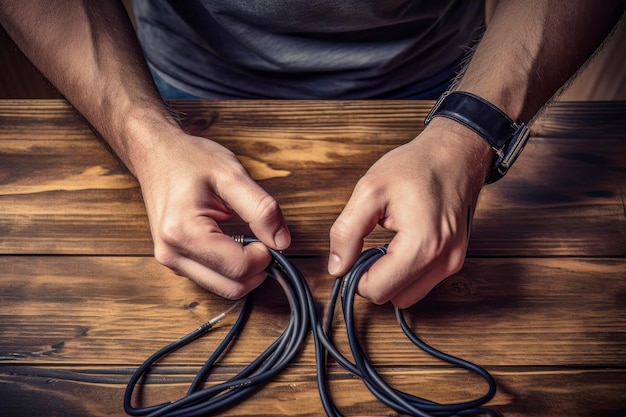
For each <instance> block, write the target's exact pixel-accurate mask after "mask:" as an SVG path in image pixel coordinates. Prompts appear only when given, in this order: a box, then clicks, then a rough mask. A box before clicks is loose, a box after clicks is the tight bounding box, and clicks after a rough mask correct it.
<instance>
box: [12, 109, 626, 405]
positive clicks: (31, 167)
mask: <svg viewBox="0 0 626 417" xmlns="http://www.w3.org/2000/svg"><path fill="white" fill-rule="evenodd" d="M431 105H432V102H404V101H392V102H376V101H367V102H363V101H353V102H337V101H333V102H323V101H314V102H306V101H305V102H289V101H278V102H277V101H271V102H257V101H243V102H228V101H226V102H224V101H217V102H175V103H172V106H173V107H174V108H175V109H176V110H177V111H179V112H180V113H181V115H182V116H183V118H184V124H185V127H186V129H187V130H188V131H190V132H193V133H195V134H198V135H201V136H205V137H210V138H212V139H215V140H217V141H219V142H221V143H223V144H224V145H226V146H227V147H229V148H230V149H232V150H233V151H234V152H235V153H236V154H237V155H238V156H239V157H240V159H241V160H242V162H243V163H244V165H245V166H246V167H247V168H248V170H249V171H250V173H251V174H252V175H253V177H255V178H256V179H258V180H259V182H260V183H261V185H262V186H263V187H264V188H266V189H267V190H268V191H269V192H270V193H272V194H273V195H274V196H275V197H276V198H277V200H278V201H279V203H280V204H281V207H282V208H283V211H284V213H285V216H286V218H287V221H288V222H289V225H290V228H291V230H292V233H293V245H292V247H291V248H290V249H289V250H288V251H287V252H286V254H287V255H288V256H289V257H290V258H291V259H292V260H293V261H294V263H295V264H296V265H297V266H298V267H299V268H300V269H301V270H302V271H303V272H304V274H305V276H306V277H307V280H308V282H309V284H310V286H311V288H312V289H313V292H314V294H315V296H316V298H317V299H318V300H319V302H320V303H322V304H324V305H325V304H326V301H327V298H328V294H329V290H330V286H331V285H332V280H331V278H330V277H329V276H327V274H326V273H325V264H326V253H327V250H328V229H329V228H330V225H331V224H332V223H333V221H334V219H335V218H336V216H337V215H338V214H339V212H340V211H341V209H342V207H343V205H344V204H345V202H346V200H347V198H348V197H349V195H350V192H351V190H352V188H353V186H354V184H355V183H356V181H357V180H358V178H359V176H360V175H362V174H363V173H364V172H365V170H367V168H368V166H369V165H370V164H371V163H373V162H374V161H375V160H376V159H377V158H379V157H380V156H381V155H382V154H384V153H385V152H386V151H387V150H389V149H392V148H393V147H395V146H397V145H399V144H401V143H404V142H406V141H408V140H411V139H412V138H413V137H414V136H415V135H416V134H417V133H418V132H419V131H420V130H421V128H422V121H423V118H424V116H425V115H426V113H427V111H428V109H429V107H430V106H431ZM625 128H626V103H620V102H589V103H558V104H557V105H555V106H554V107H553V108H552V109H550V110H549V111H548V112H546V113H545V114H544V115H542V116H541V117H540V118H539V120H538V121H537V122H536V123H535V124H534V125H533V138H532V139H531V142H530V143H529V145H528V146H527V148H526V150H525V151H524V154H523V155H522V157H521V158H520V159H519V161H518V162H517V165H516V166H515V167H514V169H513V170H512V171H511V173H510V174H509V175H508V176H507V177H506V178H505V179H503V180H502V181H501V182H499V183H498V184H495V185H492V186H489V187H486V188H485V190H484V191H483V193H482V195H481V199H480V202H479V206H478V209H477V212H476V219H475V223H474V229H473V235H472V240H471V242H470V248H469V251H468V259H467V260H466V262H465V265H464V267H463V269H462V270H461V272H459V273H458V274H455V275H454V276H452V277H450V278H449V279H448V280H447V281H445V282H444V283H442V284H441V285H440V286H439V287H437V288H436V289H435V290H434V291H433V292H432V293H431V294H430V295H429V296H428V298H427V299H426V300H424V301H423V302H421V303H419V304H418V305H417V306H415V307H413V308H411V309H410V310H409V311H408V317H409V321H410V323H411V325H412V327H413V329H414V330H415V331H416V332H417V333H418V334H420V335H421V336H422V337H423V338H424V339H425V340H426V341H428V342H430V343H432V344H433V345H434V346H436V347H438V348H440V349H442V350H444V351H447V352H450V353H453V354H456V355H459V356H461V357H464V358H466V359H469V360H472V361H475V362H477V363H479V364H481V365H484V366H485V367H486V368H487V369H488V370H489V371H490V372H492V373H493V375H494V376H495V378H496V380H497V382H498V393H497V395H496V397H495V398H494V400H493V401H492V402H491V403H490V405H491V406H493V408H494V409H495V410H497V411H499V412H500V413H501V414H502V415H504V416H620V415H624V414H625V413H626V262H625V259H626V207H625V204H624V197H623V195H624V193H625V192H626V133H624V132H625V131H626V130H625ZM225 229H226V231H227V232H229V233H242V232H245V230H243V229H244V228H243V226H242V224H241V223H240V222H238V221H236V220H233V221H230V222H228V223H227V224H226V225H225ZM389 238H390V235H389V234H387V233H386V232H384V231H381V230H377V231H376V232H375V233H374V234H373V235H372V237H371V238H370V239H368V240H367V245H368V246H371V245H374V244H380V243H385V242H386V241H388V240H389ZM258 292H259V296H258V297H256V298H257V302H256V305H255V310H254V312H253V314H252V317H251V319H250V322H249V324H248V326H247V327H246V329H245V330H244V332H243V333H242V335H241V339H240V342H239V343H238V344H236V345H235V346H234V347H233V348H232V350H230V351H229V353H228V355H227V356H225V357H224V358H223V360H222V362H221V364H220V365H219V366H218V368H217V370H216V373H215V374H214V375H212V376H211V378H210V380H211V381H220V380H223V379H224V378H227V377H229V376H232V375H234V373H235V372H237V371H238V370H239V369H241V367H242V366H244V365H245V364H247V363H248V362H250V360H252V359H253V358H255V357H256V355H257V354H258V353H259V352H260V351H261V350H262V349H263V348H264V347H265V346H267V345H269V344H270V343H271V342H272V341H273V340H274V338H275V337H276V336H277V335H278V334H279V332H280V331H281V329H282V326H284V325H285V324H286V322H287V320H288V314H289V311H288V307H287V303H286V301H285V300H284V298H283V296H282V293H281V291H280V289H279V288H278V287H276V285H275V284H273V283H272V282H269V281H268V282H267V283H266V284H264V285H263V286H262V287H261V288H260V289H259V290H258ZM0 305H1V306H2V308H1V310H0V404H2V406H1V408H2V411H0V415H3V416H5V415H6V416H21V415H29V416H39V415H41V416H50V415H69V416H85V415H89V416H119V415H123V414H124V412H123V408H122V396H123V392H124V389H125V385H126V381H127V380H128V378H129V376H130V374H131V373H132V371H133V370H134V368H136V367H137V366H138V365H139V364H140V363H141V362H142V361H143V360H144V359H145V358H147V357H148V356H149V355H150V354H151V353H153V352H154V351H155V350H156V349H158V348H159V347H161V346H163V345H165V344H167V343H169V342H171V341H173V340H175V339H177V338H178V337H180V336H182V335H183V334H185V333H187V332H188V331H190V330H192V329H194V328H195V327H197V326H198V325H199V324H200V323H202V322H203V321H205V320H206V319H208V318H209V317H212V316H214V315H216V314H217V313H219V312H221V311H223V310H225V309H228V308H229V307H231V306H232V305H233V302H230V301H226V300H223V299H220V298H218V297H216V296H214V295H212V294H210V293H207V292H205V291H203V290H201V289H199V288H198V287H196V286H195V285H194V284H193V283H191V282H190V281H188V280H187V279H186V278H182V277H178V276H176V275H174V274H173V273H172V272H171V271H169V270H168V269H167V268H165V267H162V266H160V265H158V263H157V262H156V261H155V260H154V259H153V257H152V242H151V239H150V234H149V229H148V223H147V220H146V216H145V211H144V208H143V204H142V201H141V193H140V191H139V189H138V187H137V184H136V182H135V181H134V180H133V179H132V178H131V177H130V176H129V175H127V173H126V172H125V170H124V169H123V168H122V167H121V166H120V164H119V163H118V162H117V160H116V159H115V158H114V157H112V156H111V155H110V154H109V153H108V152H107V150H106V149H105V148H104V147H103V146H102V145H101V144H100V143H99V142H98V140H97V139H96V138H95V136H94V134H93V133H92V132H91V130H90V129H89V127H88V125H87V124H86V123H85V122H84V121H83V120H82V119H81V118H80V116H79V115H77V114H76V112H75V111H73V110H72V109H71V108H70V107H69V106H68V105H67V104H66V103H65V102H63V101H60V100H48V101H45V100H44V101H19V100H5V101H0ZM357 311H358V317H360V320H361V322H360V327H359V328H360V335H361V337H362V341H363V343H364V344H365V345H366V346H367V348H368V351H369V353H370V356H371V358H372V360H373V361H374V362H375V363H376V365H377V366H378V368H379V369H380V371H381V373H382V375H384V376H385V377H386V378H387V379H388V380H389V381H390V382H391V383H392V384H394V385H396V386H398V387H399V388H401V389H404V390H407V391H409V392H413V393H416V394H421V395H424V396H426V397H428V398H431V399H433V400H437V401H444V402H449V401H458V400H462V399H465V398H468V397H471V396H475V395H478V394H480V393H482V392H483V391H484V389H485V387H484V385H483V384H482V383H481V382H478V380H477V379H475V378H474V377H472V376H471V375H468V374H466V373H464V372H463V371H459V370H457V369H455V368H452V367H449V366H447V365H444V364H442V363H440V362H438V361H437V360H435V359H432V358H430V357H427V356H425V355H423V354H421V353H419V352H417V351H416V350H415V349H414V348H413V347H412V346H411V345H410V344H409V342H407V341H406V340H405V339H404V336H403V335H402V333H401V331H400V330H399V328H398V326H397V325H396V323H395V319H394V317H393V313H392V310H391V308H390V307H389V306H374V305H371V304H369V303H366V302H363V301H361V302H359V303H358V304H357ZM232 321H233V318H228V319H227V320H226V321H225V323H224V325H222V326H220V327H219V328H217V329H215V330H214V331H213V332H212V333H210V334H209V336H208V337H206V338H204V339H202V340H200V341H198V342H197V343H196V344H194V345H191V346H189V347H187V348H185V349H183V350H181V351H180V352H177V353H176V354H175V355H174V356H172V357H170V358H168V359H166V360H164V361H163V362H162V363H161V364H160V365H159V366H158V367H157V368H156V369H155V371H154V372H153V373H152V374H151V376H150V377H149V378H148V380H147V383H146V386H145V389H144V390H143V392H142V397H143V398H142V400H143V402H144V403H146V404H147V403H150V402H156V401H165V400H169V399H175V398H177V397H179V396H180V395H182V394H184V392H185V389H186V387H187V386H188V384H189V382H190V381H191V379H192V377H193V375H194V374H195V372H196V371H197V370H198V368H199V366H200V365H201V364H202V363H203V362H204V360H205V359H206V357H207V356H208V352H211V351H212V350H213V349H214V348H215V346H216V345H217V343H218V340H220V336H222V335H223V334H225V332H226V331H227V330H228V328H229V324H231V323H232ZM336 335H337V336H336V339H337V342H338V344H339V346H340V347H343V348H345V347H346V346H347V343H346V340H345V336H343V333H342V332H341V325H340V324H339V323H337V331H336ZM330 376H331V383H330V386H331V390H332V393H333V397H334V398H335V400H336V402H337V404H338V405H339V406H340V408H341V410H342V411H343V412H344V413H345V414H346V415H347V416H370V415H392V414H393V411H392V410H389V409H388V408H386V407H385V406H383V405H381V404H380V403H378V402H377V401H376V400H375V398H374V397H373V396H372V395H371V394H369V392H368V391H367V389H366V388H365V387H364V386H363V384H362V383H361V382H360V381H358V380H356V379H354V378H352V377H351V376H350V375H349V374H347V373H346V372H345V371H344V370H343V369H341V368H340V367H339V366H338V365H336V364H331V366H330ZM322 414H323V410H322V407H321V404H320V401H319V397H318V394H317V386H316V383H315V366H314V349H313V346H312V343H310V342H309V343H308V344H307V346H306V347H305V349H304V351H303V352H302V355H301V356H300V357H299V358H298V360H297V361H296V362H295V363H293V365H292V366H291V367H289V369H288V370H287V371H285V372H284V373H283V374H281V375H280V376H279V377H278V378H277V379H276V380H275V381H274V382H272V383H270V384H268V385H267V386H266V387H264V388H263V389H262V390H261V391H259V392H258V393H257V394H255V395H254V396H253V397H251V398H250V399H248V400H247V401H246V402H244V403H242V404H240V405H238V406H236V407H234V408H231V409H228V410H224V412H223V415H254V416H273V415H293V416H317V415H322Z"/></svg>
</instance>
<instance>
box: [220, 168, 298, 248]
mask: <svg viewBox="0 0 626 417" xmlns="http://www.w3.org/2000/svg"><path fill="white" fill-rule="evenodd" d="M240 180H241V181H240V182H239V183H237V184H236V185H234V186H231V187H226V188H225V189H224V191H223V192H222V198H223V199H224V200H225V201H227V202H228V204H229V206H230V207H231V208H232V209H233V210H235V212H237V214H239V216H240V217H241V218H242V220H243V221H245V222H246V223H248V225H249V226H250V229H251V230H252V232H253V233H254V234H255V236H256V237H257V238H258V239H259V240H260V241H261V242H263V243H264V244H266V245H267V246H269V247H271V248H273V249H278V250H283V249H286V248H288V247H289V245H290V244H291V234H290V233H289V229H288V228H287V225H286V223H285V219H284V217H283V213H282V211H281V210H280V207H279V206H278V202H277V201H276V200H275V199H274V198H273V197H272V196H271V195H270V194H268V193H267V192H266V191H265V190H264V189H263V188H261V187H260V186H259V185H258V184H257V183H256V182H254V180H252V178H250V177H249V176H247V174H246V175H245V177H244V178H240Z"/></svg>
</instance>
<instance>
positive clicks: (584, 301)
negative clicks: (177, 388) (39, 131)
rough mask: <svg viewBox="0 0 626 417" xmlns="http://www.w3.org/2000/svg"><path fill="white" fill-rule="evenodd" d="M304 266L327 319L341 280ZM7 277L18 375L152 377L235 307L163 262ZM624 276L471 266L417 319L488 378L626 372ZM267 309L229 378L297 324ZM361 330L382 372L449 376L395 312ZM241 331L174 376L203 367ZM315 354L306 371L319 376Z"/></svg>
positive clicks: (538, 265) (274, 298) (361, 306)
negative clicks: (569, 370)
mask: <svg viewBox="0 0 626 417" xmlns="http://www.w3.org/2000/svg"><path fill="white" fill-rule="evenodd" d="M294 262H296V266H297V267H298V268H299V269H300V270H301V271H302V272H303V274H304V275H305V277H307V280H308V282H309V283H310V287H311V288H312V290H313V291H314V294H315V296H316V298H317V299H318V301H319V302H320V304H321V305H324V306H325V305H327V300H328V296H329V291H330V287H331V285H332V279H331V278H329V277H328V276H327V275H326V274H325V273H324V271H323V270H324V267H325V265H324V263H323V262H321V261H320V260H319V259H317V258H298V259H295V260H294ZM0 270H2V271H5V273H4V276H3V278H2V280H1V281H0V297H1V299H2V305H3V308H2V313H0V340H2V342H1V345H0V360H1V361H5V362H7V363H13V364H32V363H41V364H48V363H51V362H52V363H54V364H57V365H66V364H74V365H85V366H88V365H94V364H107V365H116V366H120V365H129V364H130V365H139V364H140V363H141V362H142V361H143V360H144V359H145V358H146V357H147V356H149V355H150V354H151V353H152V352H153V351H155V350H156V349H158V348H159V347H161V346H164V345H166V344H168V343H169V342H171V341H173V340H176V339H178V338H179V337H181V336H183V335H184V334H186V333H187V332H190V331H191V330H193V329H195V328H196V327H198V326H199V325H200V324H201V323H203V322H204V321H206V320H208V319H209V318H211V317H214V316H216V315H217V314H219V313H220V312H222V311H225V310H228V309H229V308H230V307H231V306H232V305H233V304H234V302H231V301H226V300H224V299H221V298H219V297H216V296H214V295H212V294H210V293H207V292H206V291H204V290H202V289H200V288H199V287H197V286H196V285H195V284H193V283H191V282H190V281H189V280H187V279H186V278H182V277H177V276H175V275H174V274H173V273H172V272H170V271H169V270H167V269H166V268H164V267H161V266H159V265H158V264H157V263H156V261H154V260H153V259H152V258H145V257H141V258H135V257H90V256H89V257H85V256H78V257H67V256H63V257H50V256H28V257H21V256H3V257H0ZM624 276H626V262H624V261H623V260H616V259H576V258H572V259H568V260H567V261H566V262H564V261H563V260H562V259H558V258H557V259H550V258H548V259H543V258H537V259H519V258H518V259H490V258H487V259H470V260H468V261H467V262H466V265H465V266H464V268H463V269H462V270H461V272H459V273H458V274H456V275H454V276H452V277H450V278H449V279H448V281H446V282H444V283H443V284H442V285H440V286H439V287H438V288H437V289H436V290H435V291H434V292H433V293H432V294H431V295H430V297H429V298H428V299H426V300H425V301H423V302H421V303H419V304H418V305H417V306H415V307H414V308H412V309H411V310H409V311H408V312H407V318H408V320H409V322H410V323H411V324H412V326H413V327H414V329H415V331H416V332H418V333H419V334H420V335H422V336H423V337H424V338H425V340H427V341H428V342H430V343H432V344H433V345H434V346H437V347H439V348H441V349H443V350H444V351H448V352H451V353H456V354H458V355H460V356H461V357H466V358H468V359H470V360H475V361H477V362H480V363H482V364H484V365H486V366H522V365H527V366H528V365H532V366H539V365H561V366H567V365H570V364H578V365H581V366H621V365H626V361H625V359H624V356H623V353H624V352H626V281H625V280H624V279H623V278H624ZM255 299H256V308H255V311H254V314H253V315H252V317H251V318H250V324H249V326H248V327H247V328H246V330H245V331H244V332H243V333H242V336H241V340H242V342H241V343H240V344H237V345H235V346H234V348H233V349H232V350H231V351H230V353H229V355H228V357H227V358H225V363H227V364H235V365H241V364H245V363H249V362H250V361H251V360H252V359H254V357H256V355H257V354H258V353H260V352H261V350H262V349H261V347H262V346H269V344H270V343H272V342H273V341H274V339H275V338H276V337H277V336H278V335H279V334H280V333H281V332H282V329H283V328H284V326H285V324H286V322H287V319H288V315H289V309H288V304H287V301H286V299H285V298H284V297H283V296H282V291H281V289H280V287H278V286H277V285H276V284H275V283H274V282H273V281H268V282H267V283H266V285H265V286H264V287H262V288H261V289H260V290H259V292H258V295H256V297H255ZM607 311H610V312H611V314H607ZM337 314H338V315H339V316H340V313H339V312H338V313H337ZM356 317H358V318H359V320H358V321H357V323H356V325H357V328H358V329H359V331H360V333H361V337H362V343H363V344H364V346H367V347H368V352H370V356H371V358H372V360H374V361H375V362H376V363H379V364H381V365H385V366H407V365H437V364H439V362H438V361H437V360H435V359H433V358H431V357H429V356H427V355H424V354H423V353H421V352H419V351H418V350H417V349H416V348H415V347H413V345H411V344H410V343H409V342H408V341H407V340H406V338H405V337H404V335H403V334H402V332H401V331H400V329H399V327H398V325H397V323H396V321H395V317H394V315H393V311H392V310H391V308H390V307H389V306H374V305H372V304H370V303H366V302H358V303H357V310H356ZM233 320H234V316H233V317H232V318H231V319H228V320H227V321H226V322H225V323H224V326H221V327H220V328H219V329H216V330H214V331H213V332H211V333H210V334H209V335H208V336H207V337H206V338H204V339H203V341H201V342H198V343H196V344H195V345H192V346H190V347H188V348H185V349H184V350H183V351H181V352H179V353H177V354H176V355H174V356H173V357H172V358H171V359H168V360H166V361H165V363H175V364H181V365H182V364H193V365H196V366H197V365H200V364H201V363H202V362H203V361H204V360H205V359H206V357H207V353H206V352H209V351H212V350H214V348H215V347H216V346H217V343H219V341H220V340H221V338H222V337H223V335H224V334H225V332H226V331H227V330H228V328H229V325H230V324H231V323H232V322H233ZM341 320H342V319H341V317H338V318H337V320H336V322H335V324H336V330H335V335H336V336H335V339H336V341H337V343H338V345H339V346H340V347H342V348H343V349H346V348H347V347H348V345H347V341H346V340H345V330H342V329H343V325H342V324H341ZM389 340H393V341H394V348H393V349H391V350H390V349H389V348H388V343H389ZM249 341H254V342H255V343H254V349H251V348H250V344H249ZM312 347H313V346H312V345H311V344H309V345H308V346H307V348H306V349H305V352H304V354H303V356H302V357H301V358H300V359H299V362H301V363H307V364H313V363H314V361H315V359H314V356H313V349H312Z"/></svg>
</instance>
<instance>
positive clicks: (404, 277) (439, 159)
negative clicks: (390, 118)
mask: <svg viewBox="0 0 626 417" xmlns="http://www.w3.org/2000/svg"><path fill="white" fill-rule="evenodd" d="M493 157H494V153H493V150H492V149H491V148H490V146H489V145H488V144H487V143H486V142H485V141H483V139H482V138H480V137H479V136H478V135H477V134H475V133H474V132H473V131H471V130H470V129H468V128H466V127H464V126H462V125H460V124H458V123H456V122H454V121H452V120H449V119H445V118H442V117H438V118H435V119H433V120H432V121H431V123H429V125H428V126H427V127H426V128H425V129H424V131H423V132H422V133H421V134H420V135H419V136H417V137H416V138H415V139H414V140H413V141H411V142H409V143H407V144H405V145H402V146H400V147H398V148H396V149H394V150H392V151H390V152H389V153H387V154H386V155H384V156H383V157H382V158H381V159H379V160H378V161H377V162H376V163H375V164H374V165H373V166H372V167H371V168H370V169H369V170H368V172H367V173H366V174H365V175H364V176H363V177H362V178H361V179H360V180H359V182H358V183H357V185H356V187H355V189H354V192H353V194H352V196H351V197H350V200H349V201H348V203H347V204H346V206H345V208H344V210H343V212H342V213H341V214H340V216H339V217H338V218H337V220H336V221H335V223H334V225H333V226H332V228H331V231H330V256H329V264H328V269H329V272H330V273H331V274H332V275H335V276H340V275H343V274H345V273H346V272H347V271H348V270H349V269H350V268H351V266H352V265H353V264H354V262H355V261H356V259H357V258H358V256H359V255H360V253H361V251H362V249H363V239H364V238H365V237H366V236H367V235H368V234H369V233H370V232H371V231H372V230H373V229H374V227H375V226H376V224H380V225H381V226H382V227H384V228H385V229H388V230H391V231H394V232H396V234H395V236H394V238H393V239H392V240H391V242H390V243H389V248H388V251H387V255H385V256H383V257H382V258H380V259H379V260H378V261H377V262H376V263H375V264H374V265H372V267H371V268H370V269H369V271H368V272H366V273H365V274H364V275H363V276H362V278H361V281H360V283H359V287H358V291H359V294H360V295H361V296H363V297H365V298H367V299H369V300H371V301H372V302H374V303H376V304H383V303H386V302H388V301H391V302H392V303H393V304H394V305H395V306H396V307H398V308H407V307H409V306H411V305H413V304H415V303H416V302H418V301H419V300H421V299H422V298H423V297H424V296H426V295H427V294H428V293H429V292H430V290H432V288H433V287H435V285H437V284H438V283H439V282H440V281H442V280H443V279H445V278H446V277H448V276H449V275H451V274H453V273H455V272H457V271H458V270H460V269H461V267H462V266H463V262H464V259H465V253H466V251H467V246H468V240H469V234H470V229H471V221H472V217H473V213H474V209H475V207H476V201H477V199H478V194H479V192H480V190H481V188H482V186H483V184H484V182H485V177H486V174H487V172H488V169H489V167H490V166H491V162H492V160H493Z"/></svg>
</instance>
